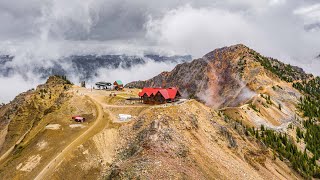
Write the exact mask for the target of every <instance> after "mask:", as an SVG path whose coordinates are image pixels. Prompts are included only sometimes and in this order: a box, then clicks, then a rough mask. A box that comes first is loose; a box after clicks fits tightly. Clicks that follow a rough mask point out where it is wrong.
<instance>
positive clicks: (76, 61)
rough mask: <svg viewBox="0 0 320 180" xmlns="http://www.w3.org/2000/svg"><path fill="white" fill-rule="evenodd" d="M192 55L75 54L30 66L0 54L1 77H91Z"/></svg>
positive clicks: (182, 59)
mask: <svg viewBox="0 0 320 180" xmlns="http://www.w3.org/2000/svg"><path fill="white" fill-rule="evenodd" d="M191 59H192V57H191V56H190V55H185V56H178V55H177V56H162V55H157V54H146V55H143V56H132V55H125V54H122V55H74V56H70V57H65V58H61V59H58V60H56V61H52V65H51V66H50V67H44V66H41V65H30V66H29V67H20V66H14V65H12V64H10V62H12V61H13V60H14V56H10V55H0V77H1V76H3V77H8V76H10V75H13V74H15V73H20V74H23V73H25V72H26V71H31V72H33V73H35V74H39V76H40V77H41V78H47V77H48V76H50V75H55V74H58V75H68V74H77V76H79V77H80V79H81V80H86V79H90V78H92V77H94V76H96V75H97V74H96V72H97V70H98V69H100V68H106V69H117V68H123V69H130V68H131V67H133V66H136V65H143V64H146V63H147V62H149V61H152V62H156V63H161V62H168V63H175V64H178V63H182V62H187V61H190V60H191Z"/></svg>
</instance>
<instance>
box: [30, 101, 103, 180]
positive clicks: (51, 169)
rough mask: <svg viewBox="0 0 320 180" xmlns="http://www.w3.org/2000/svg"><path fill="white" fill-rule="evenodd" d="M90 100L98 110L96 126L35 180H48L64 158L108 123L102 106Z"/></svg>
mask: <svg viewBox="0 0 320 180" xmlns="http://www.w3.org/2000/svg"><path fill="white" fill-rule="evenodd" d="M89 98H90V100H91V101H92V102H93V103H94V105H95V106H96V109H97V118H96V120H95V121H94V124H93V125H92V126H91V127H90V128H89V129H88V130H86V131H85V132H84V133H82V134H81V135H80V136H79V137H77V138H76V139H75V140H73V141H72V142H71V143H70V144H69V145H68V146H67V147H65V148H64V149H63V150H62V151H61V152H60V153H59V154H57V155H56V156H55V157H54V158H53V159H52V160H51V161H50V162H49V163H48V164H47V165H46V166H45V167H44V168H43V169H42V171H41V172H40V173H39V174H38V175H37V176H36V177H35V178H34V179H35V180H42V179H48V177H49V176H50V174H52V173H53V172H54V170H55V169H56V167H57V166H58V165H59V164H60V163H61V162H62V161H63V160H64V158H65V157H66V156H67V155H68V154H70V153H71V152H72V151H73V150H74V149H76V148H77V147H78V146H80V145H81V144H83V143H84V142H86V141H87V140H88V139H89V138H90V137H92V136H94V135H95V134H97V133H98V132H100V131H101V130H103V128H104V127H105V126H106V124H107V123H108V120H109V117H104V111H103V109H102V107H101V105H100V104H99V103H98V102H97V101H96V100H94V98H91V97H89Z"/></svg>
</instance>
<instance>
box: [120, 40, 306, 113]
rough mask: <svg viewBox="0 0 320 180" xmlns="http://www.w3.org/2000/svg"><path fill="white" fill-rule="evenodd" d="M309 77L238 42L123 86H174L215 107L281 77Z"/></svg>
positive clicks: (236, 101)
mask: <svg viewBox="0 0 320 180" xmlns="http://www.w3.org/2000/svg"><path fill="white" fill-rule="evenodd" d="M268 69H269V70H268ZM271 69H272V71H271V72H270V70H271ZM287 70H288V71H287ZM277 75H279V76H277ZM311 76H312V75H310V74H306V73H305V72H304V71H303V70H302V69H301V68H298V67H295V66H291V65H286V64H284V63H281V62H280V61H278V60H276V59H273V58H268V57H264V56H261V55H260V54H259V53H257V52H255V51H254V50H252V49H250V48H248V47H246V46H244V45H242V44H239V45H234V46H230V47H224V48H220V49H216V50H214V51H212V52H210V53H208V54H206V55H204V56H203V57H202V58H200V59H195V60H193V61H192V62H186V63H182V64H179V65H177V66H176V67H175V68H174V69H173V70H172V71H171V72H163V73H161V74H159V75H157V76H155V77H154V78H151V79H149V80H146V81H136V82H131V83H129V84H127V85H126V86H127V87H129V86H131V87H137V88H142V87H171V86H177V87H179V88H180V91H181V92H183V93H184V95H185V96H186V97H191V98H193V97H196V98H197V99H199V100H201V101H203V102H205V103H206V104H207V105H209V106H213V107H216V108H218V107H225V106H230V105H231V106H235V105H238V104H239V103H241V102H242V101H243V100H245V99H248V98H250V97H251V95H252V94H254V93H255V92H259V91H260V90H262V89H264V87H265V86H270V85H272V84H273V83H274V82H276V81H280V80H281V79H282V80H286V81H291V82H292V81H295V80H305V79H307V78H309V77H311Z"/></svg>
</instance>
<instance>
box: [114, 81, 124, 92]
mask: <svg viewBox="0 0 320 180" xmlns="http://www.w3.org/2000/svg"><path fill="white" fill-rule="evenodd" d="M113 87H114V89H115V90H117V91H120V90H122V89H123V83H122V81H120V80H116V81H115V82H114V83H113Z"/></svg>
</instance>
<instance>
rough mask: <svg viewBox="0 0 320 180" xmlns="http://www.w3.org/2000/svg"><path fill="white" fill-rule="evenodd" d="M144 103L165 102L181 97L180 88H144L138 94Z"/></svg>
mask: <svg viewBox="0 0 320 180" xmlns="http://www.w3.org/2000/svg"><path fill="white" fill-rule="evenodd" d="M138 95H139V97H140V99H141V101H142V102H143V103H144V104H164V103H169V102H175V101H177V100H179V99H180V98H181V94H180V92H179V90H178V89H177V88H175V87H172V88H143V89H142V91H141V92H140V93H139V94H138Z"/></svg>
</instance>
